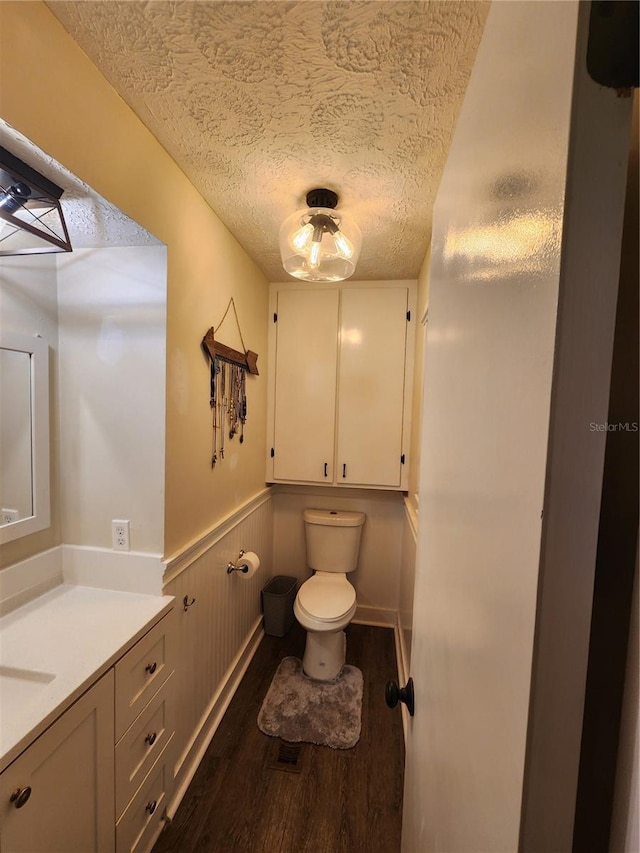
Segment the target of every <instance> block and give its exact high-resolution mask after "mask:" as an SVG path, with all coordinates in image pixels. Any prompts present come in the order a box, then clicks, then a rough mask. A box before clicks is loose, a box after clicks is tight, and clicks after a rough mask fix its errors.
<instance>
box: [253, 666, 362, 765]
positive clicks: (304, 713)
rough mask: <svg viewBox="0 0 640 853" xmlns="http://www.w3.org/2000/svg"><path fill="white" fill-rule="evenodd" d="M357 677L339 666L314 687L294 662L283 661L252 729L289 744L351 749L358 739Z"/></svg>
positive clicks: (353, 671)
mask: <svg viewBox="0 0 640 853" xmlns="http://www.w3.org/2000/svg"><path fill="white" fill-rule="evenodd" d="M361 719H362V673H361V672H360V670H359V669H358V668H357V667H355V666H349V665H347V666H345V667H344V668H343V670H342V672H341V673H340V675H339V676H338V678H336V679H334V680H333V681H314V680H313V679H312V678H307V676H306V675H305V674H304V673H303V671H302V661H300V660H298V658H284V659H283V660H282V661H281V662H280V666H279V667H278V669H277V670H276V674H275V675H274V676H273V680H272V682H271V686H270V687H269V690H268V691H267V695H266V696H265V698H264V702H263V703H262V708H260V713H259V714H258V728H259V729H260V731H262V732H264V733H265V734H266V735H271V736H272V737H279V738H282V739H283V740H287V741H290V742H291V743H298V742H300V741H304V742H305V743H317V744H320V745H321V746H330V747H333V749H351V747H352V746H355V745H356V744H357V743H358V741H359V739H360V726H361Z"/></svg>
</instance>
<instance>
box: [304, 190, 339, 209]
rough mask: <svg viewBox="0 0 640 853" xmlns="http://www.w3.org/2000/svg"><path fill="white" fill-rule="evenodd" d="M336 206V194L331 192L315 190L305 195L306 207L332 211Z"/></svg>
mask: <svg viewBox="0 0 640 853" xmlns="http://www.w3.org/2000/svg"><path fill="white" fill-rule="evenodd" d="M337 204H338V194H337V193H334V191H333V190H327V189H317V190H309V192H308V193H307V207H325V208H329V209H330V210H334V209H335V208H336V206H337Z"/></svg>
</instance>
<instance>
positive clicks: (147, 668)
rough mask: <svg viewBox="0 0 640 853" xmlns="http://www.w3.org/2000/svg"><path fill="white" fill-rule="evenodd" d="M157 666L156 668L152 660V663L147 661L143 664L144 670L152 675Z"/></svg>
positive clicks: (156, 665)
mask: <svg viewBox="0 0 640 853" xmlns="http://www.w3.org/2000/svg"><path fill="white" fill-rule="evenodd" d="M157 668H158V664H157V663H156V662H155V661H154V662H153V663H148V664H147V665H146V666H145V668H144V671H145V672H148V673H149V675H153V673H154V672H155V671H156V669H157Z"/></svg>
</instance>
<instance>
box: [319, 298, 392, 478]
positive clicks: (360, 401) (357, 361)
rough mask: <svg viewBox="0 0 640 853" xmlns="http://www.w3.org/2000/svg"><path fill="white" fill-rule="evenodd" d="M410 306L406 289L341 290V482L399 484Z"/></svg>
mask: <svg viewBox="0 0 640 853" xmlns="http://www.w3.org/2000/svg"><path fill="white" fill-rule="evenodd" d="M407 305H408V290H405V289H404V288H373V287H368V288H353V289H348V288H347V289H345V290H343V291H342V308H341V314H340V366H339V379H338V439H337V448H338V449H337V456H336V462H337V466H338V467H337V472H336V473H337V477H336V480H337V482H338V483H342V484H344V485H354V486H357V485H361V486H363V485H376V486H399V485H400V477H401V471H402V462H401V456H402V424H403V418H404V394H405V388H404V377H405V348H406V339H407Z"/></svg>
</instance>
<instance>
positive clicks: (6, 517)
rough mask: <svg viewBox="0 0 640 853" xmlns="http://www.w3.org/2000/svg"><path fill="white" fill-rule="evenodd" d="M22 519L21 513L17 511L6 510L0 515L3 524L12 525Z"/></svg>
mask: <svg viewBox="0 0 640 853" xmlns="http://www.w3.org/2000/svg"><path fill="white" fill-rule="evenodd" d="M19 518H20V512H19V511H18V510H17V509H4V508H3V510H2V514H1V515H0V519H2V521H1V523H2V524H11V522H12V521H18V519H19Z"/></svg>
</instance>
